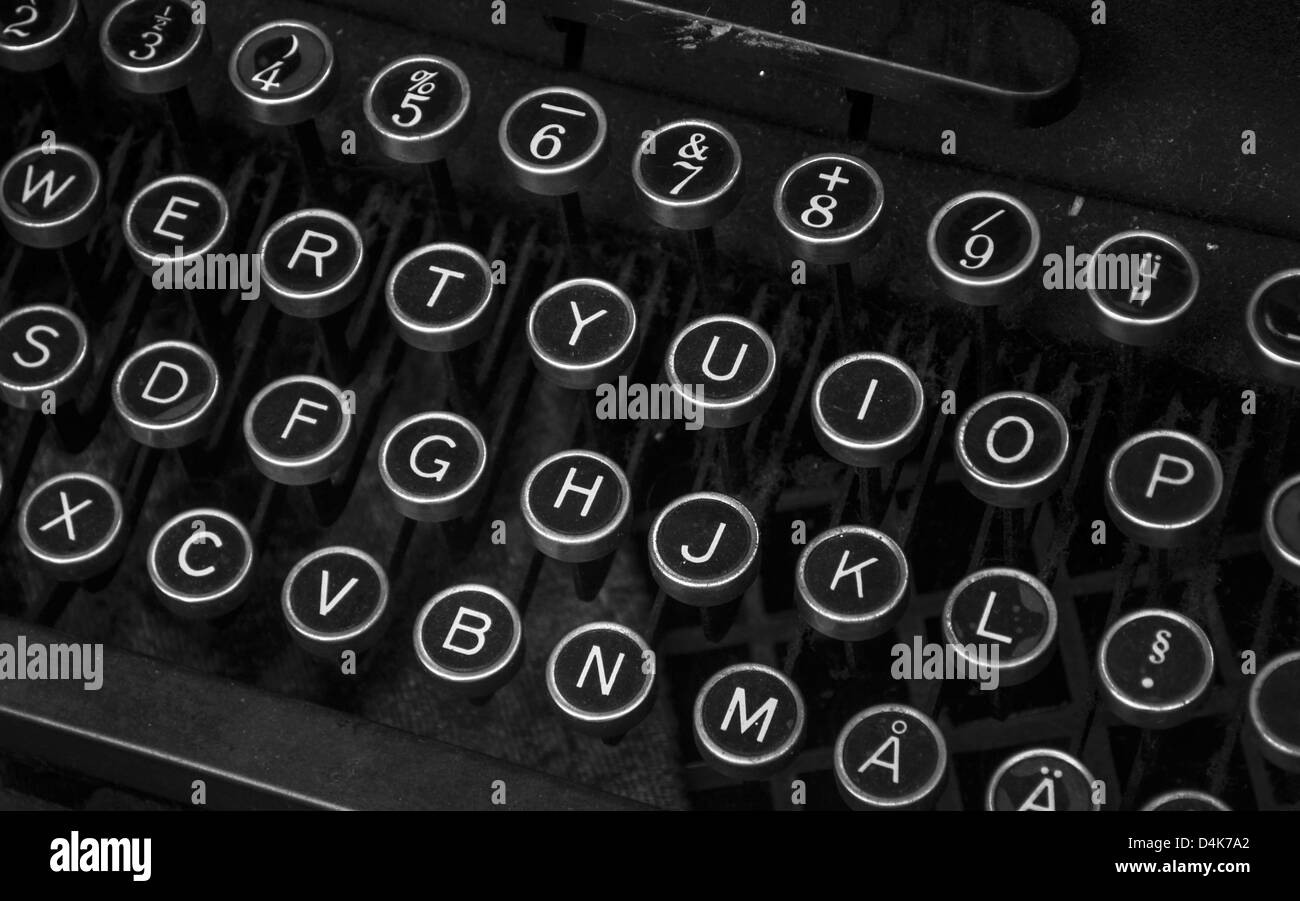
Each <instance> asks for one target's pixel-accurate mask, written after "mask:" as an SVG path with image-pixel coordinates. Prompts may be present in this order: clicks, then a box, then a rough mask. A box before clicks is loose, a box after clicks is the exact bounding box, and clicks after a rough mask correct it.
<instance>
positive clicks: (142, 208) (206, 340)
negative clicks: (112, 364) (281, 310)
mask: <svg viewBox="0 0 1300 901" xmlns="http://www.w3.org/2000/svg"><path fill="white" fill-rule="evenodd" d="M229 229H230V207H229V206H228V205H227V203H226V198H225V197H224V196H223V195H222V193H221V189H220V188H218V187H217V186H216V185H215V184H213V183H212V182H210V181H208V180H207V179H206V178H200V177H198V176H197V175H167V176H164V177H162V178H159V179H156V180H155V181H152V182H150V183H149V184H147V185H145V186H144V187H143V188H142V189H140V191H139V192H138V193H137V194H136V195H135V196H134V197H132V198H131V202H130V203H128V204H127V206H126V212H125V213H124V214H123V216H122V234H123V236H124V237H125V238H126V246H127V249H128V250H130V251H131V256H132V257H133V258H134V259H135V262H136V265H138V266H139V267H140V268H141V269H142V270H144V272H145V273H147V274H148V275H149V277H150V282H151V284H153V285H154V286H155V287H157V286H159V285H161V286H162V288H163V289H164V290H177V291H180V292H181V293H182V296H183V297H184V298H185V302H186V303H187V304H188V306H189V311H190V318H191V321H192V322H193V324H194V327H195V330H196V333H197V336H198V339H199V342H200V343H201V344H203V345H204V346H206V347H208V348H211V349H213V350H214V351H215V352H217V353H218V354H222V355H224V354H225V350H224V348H226V347H227V345H228V339H229V333H230V328H229V326H228V325H227V324H226V323H224V322H223V321H222V319H221V309H220V305H219V304H220V295H219V293H218V292H217V291H216V290H213V289H217V288H220V287H225V288H228V289H235V288H239V289H240V290H241V292H242V291H243V290H244V285H243V284H242V283H241V277H240V276H241V273H239V272H234V271H231V270H230V269H228V268H225V267H223V268H222V269H221V270H219V271H220V272H221V277H222V278H224V279H225V284H224V285H208V286H207V288H208V290H199V291H196V290H193V289H190V288H187V287H185V285H186V284H187V276H188V274H189V273H188V271H187V270H188V269H189V268H190V267H197V266H199V265H203V266H204V270H203V271H204V273H205V276H204V283H205V284H206V282H207V275H206V273H207V272H208V271H209V267H208V266H207V262H208V255H209V254H215V253H221V252H222V251H223V250H224V249H225V248H226V246H227V244H228V241H229ZM248 275H251V273H248ZM250 280H251V279H250ZM245 299H248V298H245Z"/></svg>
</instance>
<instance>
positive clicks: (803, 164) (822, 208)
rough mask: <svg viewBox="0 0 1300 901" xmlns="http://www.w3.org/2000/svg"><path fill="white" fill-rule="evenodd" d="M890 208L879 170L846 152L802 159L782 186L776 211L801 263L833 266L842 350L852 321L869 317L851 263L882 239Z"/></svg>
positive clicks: (774, 204) (838, 338) (785, 238)
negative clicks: (884, 214)
mask: <svg viewBox="0 0 1300 901" xmlns="http://www.w3.org/2000/svg"><path fill="white" fill-rule="evenodd" d="M884 204H885V186H884V184H883V183H882V182H881V180H880V176H879V175H877V174H876V170H875V169H873V168H871V167H870V166H869V165H867V164H866V163H865V162H863V161H862V160H860V159H858V158H857V157H854V156H846V155H844V154H840V153H823V154H819V155H817V156H810V157H808V158H807V159H803V160H800V161H799V162H797V163H795V164H794V165H793V166H791V167H790V168H789V169H787V170H786V172H785V174H784V175H782V176H781V179H780V180H779V181H778V182H777V185H776V192H775V195H774V198H773V201H772V207H773V210H774V211H775V213H776V221H777V224H778V225H779V226H780V229H781V238H782V240H783V241H784V242H785V243H786V244H787V245H788V246H789V247H790V248H791V250H792V251H793V253H794V255H795V256H796V257H797V258H799V259H802V260H805V261H807V262H809V263H823V264H826V265H829V266H830V267H831V277H832V278H831V289H832V302H833V304H834V310H835V326H836V328H835V332H836V337H835V339H834V340H835V341H836V342H837V343H838V344H839V345H841V346H842V345H843V343H844V341H845V339H846V338H847V335H848V330H849V328H850V327H852V325H853V321H854V320H853V318H852V317H855V316H857V317H862V316H864V315H865V312H866V310H865V307H862V306H861V305H859V304H858V303H857V302H856V300H857V291H856V289H855V287H854V285H853V269H852V265H851V264H852V262H853V261H854V260H856V259H857V258H858V257H860V256H862V255H863V254H865V253H866V252H867V251H869V250H870V249H871V248H872V247H874V246H875V245H876V243H877V242H878V241H879V240H880V235H881V226H882V223H881V212H882V210H883V209H884Z"/></svg>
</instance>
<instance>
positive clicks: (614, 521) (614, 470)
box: [519, 450, 632, 563]
mask: <svg viewBox="0 0 1300 901" xmlns="http://www.w3.org/2000/svg"><path fill="white" fill-rule="evenodd" d="M631 496H632V491H631V489H630V488H629V486H628V483H627V476H625V475H624V474H623V470H622V469H620V468H619V466H618V464H617V463H615V462H614V461H613V460H611V459H609V458H608V457H606V456H604V455H602V454H597V453H594V452H592V451H585V450H568V451H561V452H560V453H558V454H553V455H552V456H550V457H547V458H546V459H545V460H543V461H542V462H541V463H538V464H537V465H536V466H534V467H533V469H532V471H531V472H529V473H528V477H527V478H526V479H525V480H524V487H523V491H521V492H520V496H519V505H520V508H521V509H522V510H523V514H524V526H525V528H526V529H527V530H528V535H529V537H530V538H531V539H532V541H533V544H535V545H536V546H537V549H538V550H540V551H541V552H542V553H544V554H546V555H547V556H548V557H553V558H555V559H556V560H564V561H566V562H571V563H581V562H585V561H590V560H595V559H597V558H599V557H603V556H605V555H606V554H611V553H613V552H614V551H615V550H616V549H617V548H618V546H619V544H620V543H622V541H623V538H624V537H625V536H626V534H627V529H628V525H629V515H630V513H631V510H632V501H631Z"/></svg>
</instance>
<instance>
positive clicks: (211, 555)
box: [147, 507, 254, 619]
mask: <svg viewBox="0 0 1300 901" xmlns="http://www.w3.org/2000/svg"><path fill="white" fill-rule="evenodd" d="M253 558H254V551H253V539H252V536H251V535H250V534H249V532H248V528H247V527H246V526H245V525H244V524H243V522H241V521H240V520H239V519H238V518H237V517H235V516H232V515H231V514H229V513H227V512H226V511H224V510H217V509H214V508H211V507H200V508H197V509H194V510H186V511H185V512H184V513H181V514H178V515H177V516H174V517H172V518H171V519H169V520H168V521H167V522H165V523H164V524H163V525H162V527H161V528H160V529H159V530H158V532H157V533H156V534H155V535H154V537H153V541H152V542H150V544H149V553H148V557H147V561H148V566H149V579H150V581H152V582H153V588H154V593H155V594H156V595H157V596H158V600H159V601H161V602H162V604H163V606H164V607H166V608H167V609H168V610H170V611H171V612H173V613H175V614H176V615H177V616H180V617H183V618H185V619H214V618H216V617H218V616H223V615H224V614H227V613H230V612H231V611H232V610H235V609H236V608H237V607H239V605H240V604H242V603H243V602H244V600H245V599H246V598H247V597H248V589H249V587H250V585H251V583H252V574H253Z"/></svg>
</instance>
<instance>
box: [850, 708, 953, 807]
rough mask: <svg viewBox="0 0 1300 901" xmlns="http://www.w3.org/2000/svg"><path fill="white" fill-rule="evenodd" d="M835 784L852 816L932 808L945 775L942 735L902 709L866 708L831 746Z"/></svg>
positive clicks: (932, 724)
mask: <svg viewBox="0 0 1300 901" xmlns="http://www.w3.org/2000/svg"><path fill="white" fill-rule="evenodd" d="M834 760H835V783H836V786H837V787H838V788H839V791H840V797H841V798H843V799H844V802H845V803H846V804H848V805H849V806H850V807H852V808H854V809H856V810H906V809H917V808H928V807H930V806H932V805H933V804H934V802H935V799H936V798H937V796H938V793H939V790H940V788H941V787H942V785H943V782H944V777H945V776H946V775H947V773H948V746H947V743H946V742H944V740H943V733H942V732H940V731H939V727H938V726H937V725H935V722H934V720H932V719H930V718H929V717H928V716H926V715H925V714H924V713H922V712H921V711H919V710H917V709H916V708H914V707H909V706H907V705H906V704H879V705H877V706H875V707H869V708H867V709H866V710H864V711H862V712H861V713H859V714H858V715H857V716H855V717H854V718H853V719H851V720H849V721H848V722H847V723H845V724H844V728H843V729H841V730H840V734H839V737H838V738H837V739H836V740H835V752H834Z"/></svg>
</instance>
